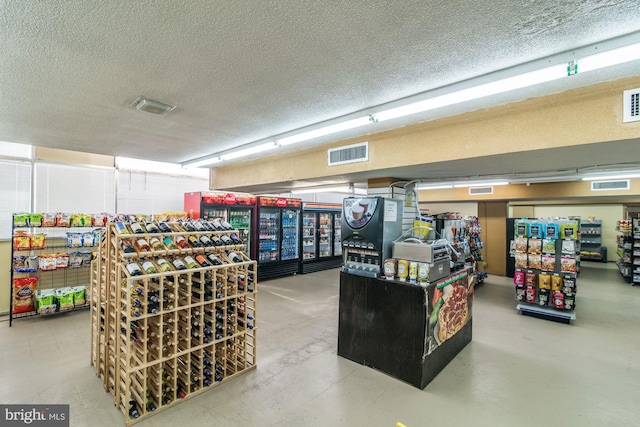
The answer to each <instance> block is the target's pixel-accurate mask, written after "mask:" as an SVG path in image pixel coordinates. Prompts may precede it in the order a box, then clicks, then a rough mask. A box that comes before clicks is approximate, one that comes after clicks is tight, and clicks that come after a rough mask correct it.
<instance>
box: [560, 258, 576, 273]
mask: <svg viewBox="0 0 640 427" xmlns="http://www.w3.org/2000/svg"><path fill="white" fill-rule="evenodd" d="M561 263H562V264H561V269H560V271H562V272H563V273H575V272H576V269H577V266H576V259H575V258H571V257H564V256H563V257H562V258H561Z"/></svg>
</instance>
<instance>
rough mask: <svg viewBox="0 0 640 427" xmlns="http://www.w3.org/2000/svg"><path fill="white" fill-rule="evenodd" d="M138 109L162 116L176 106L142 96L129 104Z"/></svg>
mask: <svg viewBox="0 0 640 427" xmlns="http://www.w3.org/2000/svg"><path fill="white" fill-rule="evenodd" d="M131 106H132V107H134V108H135V109H136V110H138V111H144V112H145V113H151V114H157V115H159V116H164V115H165V114H167V113H168V112H170V111H173V110H174V109H175V108H176V106H175V105H169V104H165V103H164V102H160V101H154V100H153V99H148V98H145V97H144V96H141V97H139V98H138V99H136V100H135V101H133V104H131Z"/></svg>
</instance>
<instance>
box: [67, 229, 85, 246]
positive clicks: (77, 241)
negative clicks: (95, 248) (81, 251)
mask: <svg viewBox="0 0 640 427" xmlns="http://www.w3.org/2000/svg"><path fill="white" fill-rule="evenodd" d="M67 247H69V248H80V247H82V233H72V232H68V233H67Z"/></svg>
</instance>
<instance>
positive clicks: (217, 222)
mask: <svg viewBox="0 0 640 427" xmlns="http://www.w3.org/2000/svg"><path fill="white" fill-rule="evenodd" d="M211 225H213V227H214V228H215V229H216V231H225V229H224V227H223V226H222V223H221V222H220V220H219V219H214V220H213V221H212V222H211Z"/></svg>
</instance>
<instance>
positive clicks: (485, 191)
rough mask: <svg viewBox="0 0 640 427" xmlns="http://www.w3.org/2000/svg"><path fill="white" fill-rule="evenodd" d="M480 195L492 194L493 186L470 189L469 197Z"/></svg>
mask: <svg viewBox="0 0 640 427" xmlns="http://www.w3.org/2000/svg"><path fill="white" fill-rule="evenodd" d="M481 194H493V186H490V187H470V188H469V195H470V196H478V195H481Z"/></svg>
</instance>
